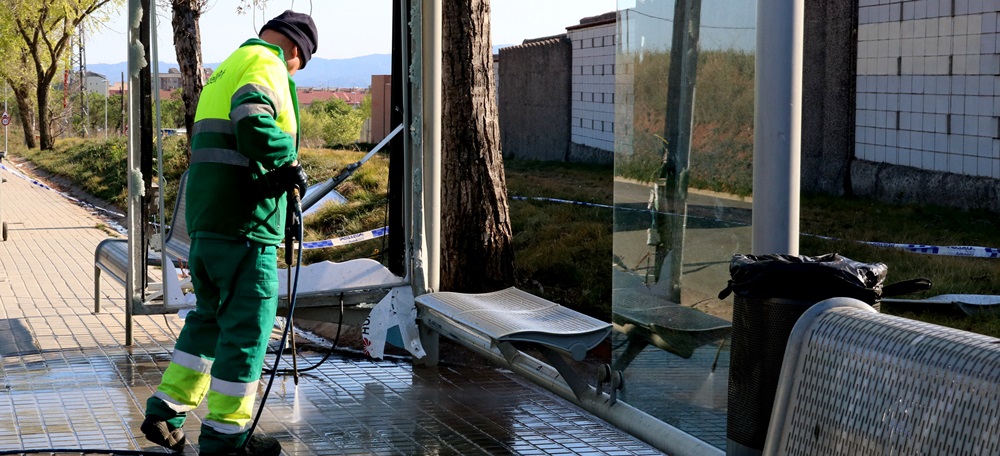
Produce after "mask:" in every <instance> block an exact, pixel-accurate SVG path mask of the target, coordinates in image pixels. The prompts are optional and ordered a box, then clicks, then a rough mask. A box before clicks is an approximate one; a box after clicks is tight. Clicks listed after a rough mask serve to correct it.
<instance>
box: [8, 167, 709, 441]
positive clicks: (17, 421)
mask: <svg viewBox="0 0 1000 456" xmlns="http://www.w3.org/2000/svg"><path fill="white" fill-rule="evenodd" d="M3 164H4V165H5V166H7V167H12V165H11V163H10V162H9V161H5V162H3ZM12 168H13V167H12ZM14 169H16V168H14ZM0 176H3V177H4V178H6V179H7V182H6V183H4V184H2V185H0V218H2V221H5V222H7V225H8V230H9V232H8V239H7V241H5V242H0V379H2V385H0V386H2V387H0V452H2V451H11V450H13V451H17V450H26V451H27V450H38V449H50V448H55V449H63V451H50V452H47V453H45V454H63V453H67V454H80V453H81V451H80V449H81V448H82V449H98V450H106V449H117V450H149V451H154V452H159V451H161V449H160V448H159V447H156V446H155V445H151V444H150V443H149V442H148V441H146V440H145V438H143V437H142V436H141V435H137V431H138V427H139V424H140V423H141V421H142V417H143V415H142V410H143V407H144V404H145V400H146V398H147V397H149V395H150V394H152V392H153V390H154V388H155V387H156V385H157V384H158V383H159V380H160V376H161V375H162V371H163V369H164V368H165V367H166V365H167V363H168V361H169V358H170V352H171V349H172V347H173V341H174V334H176V333H177V332H178V331H179V330H180V327H181V323H182V321H181V320H180V319H178V318H177V317H176V316H162V315H160V316H139V317H136V318H135V326H134V337H135V341H134V345H133V346H131V347H125V346H123V345H121V341H122V340H123V338H124V332H125V330H124V321H123V319H124V308H123V303H124V297H123V294H124V290H123V288H122V287H121V286H119V285H118V284H117V283H113V282H109V281H105V282H104V283H102V285H101V293H102V295H103V296H101V308H102V313H100V314H94V313H93V312H92V310H93V295H92V293H93V289H94V283H93V280H94V272H93V270H94V268H93V256H94V248H95V246H96V245H97V243H98V242H100V241H101V240H103V239H105V238H107V237H108V236H109V232H110V231H108V230H104V229H100V228H98V227H99V226H100V225H102V224H103V223H104V221H103V220H102V219H101V218H100V217H98V216H97V215H95V213H93V212H92V211H90V210H87V209H85V208H83V207H81V206H80V205H78V204H76V203H74V202H71V201H69V200H67V199H66V198H64V197H63V196H60V195H59V194H58V193H57V192H55V191H52V190H47V189H43V188H42V187H39V186H37V185H33V184H32V183H30V182H28V181H26V180H23V179H21V178H18V177H16V176H15V175H13V174H11V173H10V172H8V171H0ZM321 355H322V354H316V353H313V354H309V355H306V356H304V357H302V358H300V359H299V362H298V363H299V366H300V368H302V366H308V365H311V364H313V363H316V362H318V361H319V360H320V358H321V357H322V356H321ZM647 359H653V358H652V357H647ZM272 360H273V358H270V357H269V360H268V363H269V364H270V363H271V362H273V361H272ZM659 367H660V368H662V367H663V365H662V364H659ZM262 391H263V386H262V389H261V392H262ZM204 413H205V410H204V407H202V408H199V409H198V410H196V411H195V412H194V413H193V414H192V417H191V420H189V421H188V423H187V425H185V431H186V432H187V433H188V435H189V436H190V437H191V440H190V441H191V442H192V443H195V442H197V435H198V433H199V425H200V421H199V417H200V416H203V415H204ZM258 429H259V431H258V432H263V433H266V434H268V435H271V436H273V437H275V438H277V439H278V440H279V441H280V442H281V444H282V446H283V448H284V453H285V454H286V455H335V454H401V455H411V454H462V455H466V454H484V455H495V454H615V455H625V454H639V455H643V454H660V452H658V451H656V450H655V449H653V448H651V447H649V446H648V445H646V444H644V443H643V442H640V441H638V440H636V439H635V438H633V437H631V436H629V435H626V434H624V433H622V432H620V431H618V430H617V429H614V428H612V427H611V426H609V425H608V424H607V423H605V422H603V421H601V420H599V419H597V418H595V417H593V416H591V415H589V414H588V413H587V412H585V411H583V410H581V409H579V408H577V407H575V406H573V405H571V404H569V403H567V402H566V401H564V400H562V399H561V398H558V397H556V396H554V395H552V394H550V393H548V392H547V391H544V390H541V389H539V388H537V387H535V386H533V385H530V384H527V383H526V382H525V381H523V380H522V379H519V378H517V377H516V376H514V375H513V374H511V373H509V372H506V371H501V370H498V369H495V368H491V367H488V366H479V365H468V366H464V365H442V366H439V367H436V368H417V367H414V366H413V365H412V364H410V363H408V362H406V361H405V360H396V361H371V360H368V359H366V358H363V357H360V356H351V355H349V354H346V355H341V354H338V355H335V356H333V357H331V359H330V360H329V361H327V362H326V363H324V364H322V365H321V366H320V367H319V368H318V369H316V370H313V371H311V372H309V373H307V374H304V375H303V376H302V377H301V379H300V382H299V385H298V386H296V385H294V384H293V382H292V380H291V379H290V378H279V379H278V380H276V382H275V385H274V387H273V389H272V390H271V393H270V395H269V397H268V400H267V407H266V410H265V411H264V413H263V416H262V418H261V422H260V425H259V428H258ZM718 431H719V429H718V426H715V427H714V429H713V430H712V432H715V433H716V438H718V437H717V434H718ZM192 443H189V445H188V447H187V448H186V449H185V454H189V455H193V454H196V453H197V447H196V446H195V445H193V444H192ZM67 450H75V451H67ZM84 453H85V452H84Z"/></svg>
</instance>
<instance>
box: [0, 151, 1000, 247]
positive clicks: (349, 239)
mask: <svg viewBox="0 0 1000 456" xmlns="http://www.w3.org/2000/svg"><path fill="white" fill-rule="evenodd" d="M0 169H2V170H5V171H7V172H9V173H11V174H13V175H14V176H17V177H19V178H21V179H24V180H26V181H28V182H31V184H32V185H35V186H37V187H40V188H43V189H45V190H51V191H53V192H56V193H58V194H59V195H61V196H62V197H64V198H66V199H69V200H71V201H74V202H76V203H78V204H81V205H83V206H86V207H89V208H92V209H94V210H98V211H102V212H105V213H108V214H111V215H114V216H117V217H124V216H125V215H124V214H120V213H118V212H114V211H109V210H107V209H103V208H100V207H97V206H94V205H92V204H88V203H86V202H84V201H81V200H79V199H77V198H74V197H72V196H69V195H67V194H65V193H63V192H60V191H58V190H55V189H53V188H52V187H49V186H48V185H45V184H43V183H42V182H39V181H38V180H36V179H32V178H30V177H28V176H25V175H24V174H21V173H19V172H17V171H15V170H13V169H11V168H8V167H7V166H5V165H4V164H2V163H0ZM511 199H514V200H520V201H548V202H553V203H563V204H575V205H578V206H589V207H598V208H605V209H615V206H610V205H607V204H597V203H585V202H582V201H573V200H565V199H559V198H546V197H540V196H538V197H526V196H512V197H511ZM618 209H619V210H629V211H640V212H650V210H649V209H634V208H623V207H619V208H618ZM669 215H672V214H669ZM688 217H690V218H699V219H705V220H713V221H716V222H723V223H729V224H735V225H747V224H744V223H739V222H726V221H723V220H719V219H709V218H707V217H698V216H693V215H689V216H688ZM388 233H389V228H388V227H381V228H376V229H374V230H370V231H366V232H362V233H355V234H349V235H347V236H341V237H339V238H336V239H326V240H323V241H309V242H304V243H302V248H303V249H305V250H309V249H322V248H328V247H338V246H342V245H348V244H354V243H356V242H361V241H368V240H371V239H376V238H379V237H382V236H385V235H386V234H388ZM802 234H803V235H805V236H813V237H818V238H821V239H829V240H839V239H837V238H832V237H828V236H820V235H816V234H809V233H802ZM857 242H860V243H863V244H868V245H872V246H875V247H888V248H895V249H902V250H906V251H909V252H914V253H924V254H929V255H945V256H963V257H974V258H1000V248H996V247H979V246H970V245H951V246H937V245H923V244H897V243H892V242H871V241H857Z"/></svg>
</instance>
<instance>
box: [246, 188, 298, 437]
mask: <svg viewBox="0 0 1000 456" xmlns="http://www.w3.org/2000/svg"><path fill="white" fill-rule="evenodd" d="M288 199H289V201H294V206H295V210H294V213H293V214H289V215H293V216H297V217H298V218H297V220H298V223H297V224H296V225H297V226H296V228H298V233H293V234H294V235H295V236H296V237H297V238H298V240H299V247H298V249H297V250H298V252H297V253H296V256H297V258H296V260H295V278H294V279H293V280H292V281H290V282H288V286H287V288H288V316H287V317H286V318H285V322H286V324H285V329H284V331H282V332H281V342H280V343H279V344H278V353H276V354H275V356H274V366H273V367H272V368H271V378H270V379H268V380H267V388H264V395H263V396H262V397H261V398H260V406H259V407H257V416H255V417H254V418H253V424H251V425H250V430H249V431H247V438H246V440H244V441H243V445H242V446H241V447H240V449H243V448H246V446H247V444H248V443H250V437H252V436H253V431H254V429H256V428H257V422H258V421H260V415H261V414H262V413H263V412H264V404H265V403H266V402H267V395H268V394H269V393H270V392H271V386H272V385H273V384H274V377H276V376H277V374H278V363H280V362H281V351H282V350H283V349H284V347H285V342H286V341H287V340H288V333H289V332H290V331H291V328H292V314H294V313H295V298H296V296H297V295H298V292H299V268H301V266H302V237H303V234H304V230H303V228H302V225H303V223H302V222H303V220H302V202H301V201H300V199H299V192H298V191H296V190H292V191H290V192H289V193H288ZM289 212H292V211H291V210H289ZM290 218H291V217H289V219H290ZM289 221H290V220H286V223H287V222H289ZM286 237H287V236H286ZM286 240H287V239H286ZM286 251H288V250H286ZM287 257H288V255H287V254H286V258H287ZM288 268H289V271H291V266H290V265H289V266H288ZM289 274H290V272H289ZM292 356H293V357H294V356H295V354H294V353H292Z"/></svg>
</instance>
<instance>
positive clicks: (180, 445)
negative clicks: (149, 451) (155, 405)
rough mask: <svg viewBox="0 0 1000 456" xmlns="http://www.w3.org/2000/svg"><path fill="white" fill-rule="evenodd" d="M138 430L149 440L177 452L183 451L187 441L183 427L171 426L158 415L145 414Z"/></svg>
mask: <svg viewBox="0 0 1000 456" xmlns="http://www.w3.org/2000/svg"><path fill="white" fill-rule="evenodd" d="M139 430H141V431H142V433H143V434H145V435H146V439H148V440H149V441H150V442H153V443H155V444H157V445H160V446H164V447H167V448H170V449H171V450H173V451H175V452H177V453H180V452H182V451H184V444H185V443H187V437H185V436H184V430H183V429H181V428H175V427H173V426H172V425H171V424H170V423H168V422H166V420H164V419H163V418H160V417H158V416H153V415H149V416H147V417H146V419H145V420H143V422H142V426H140V427H139Z"/></svg>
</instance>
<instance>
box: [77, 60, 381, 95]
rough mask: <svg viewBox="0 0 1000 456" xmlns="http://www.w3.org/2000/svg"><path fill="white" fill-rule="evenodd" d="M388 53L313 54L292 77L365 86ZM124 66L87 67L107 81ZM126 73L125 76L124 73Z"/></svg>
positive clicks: (304, 83) (163, 68) (307, 83)
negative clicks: (341, 56) (335, 56)
mask: <svg viewBox="0 0 1000 456" xmlns="http://www.w3.org/2000/svg"><path fill="white" fill-rule="evenodd" d="M391 60H392V56H391V55H390V54H373V55H366V56H361V57H354V58H350V59H321V58H319V57H316V58H313V59H312V60H310V61H309V64H308V65H306V68H305V69H304V70H302V71H299V72H298V73H296V74H295V76H293V77H292V79H294V80H295V85H297V86H299V87H323V88H334V87H368V86H370V85H371V83H372V75H375V74H389V72H390V69H391V67H392V64H391ZM219 63H220V62H215V63H207V64H205V66H207V67H209V68H215V67H217V66H219ZM171 68H177V64H176V63H166V62H160V67H159V70H160V72H161V73H166V72H167V71H168V70H169V69H171ZM126 69H128V63H126V62H121V63H92V64H89V65H87V70H89V71H92V72H94V73H98V74H103V75H104V76H105V77H107V78H108V81H109V83H111V84H114V83H116V82H120V81H121V79H122V74H124V73H125V71H126ZM126 77H127V76H126Z"/></svg>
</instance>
